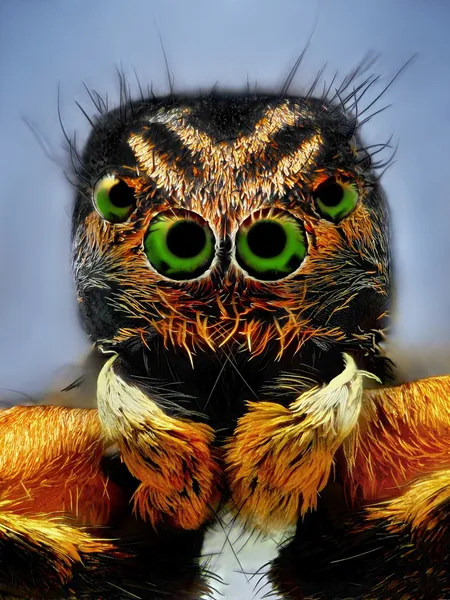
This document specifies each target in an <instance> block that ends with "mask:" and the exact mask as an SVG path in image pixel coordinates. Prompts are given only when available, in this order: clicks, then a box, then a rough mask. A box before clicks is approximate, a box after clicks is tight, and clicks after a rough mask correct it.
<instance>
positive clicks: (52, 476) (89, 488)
mask: <svg viewBox="0 0 450 600" xmlns="http://www.w3.org/2000/svg"><path fill="white" fill-rule="evenodd" d="M0 438H1V440H2V452H1V454H0V500H2V501H3V500H8V501H9V502H13V505H12V506H13V510H14V512H15V513H21V514H27V515H31V514H37V513H57V514H68V515H70V516H71V517H72V518H75V519H76V521H77V522H78V523H80V524H89V525H95V526H99V525H104V524H106V523H107V522H108V519H109V517H110V514H111V512H112V511H114V510H116V509H118V508H119V507H120V506H121V505H122V504H123V502H124V498H123V496H122V492H121V491H120V489H119V488H118V487H117V486H116V485H115V484H113V483H112V482H111V481H108V479H107V477H106V476H105V475H104V474H103V473H102V472H101V470H100V460H101V457H102V455H103V454H104V451H105V442H104V440H103V438H102V435H101V429H100V422H99V419H98V415H97V411H96V410H86V409H70V408H65V407H60V406H17V407H14V408H11V409H9V410H5V411H2V412H0Z"/></svg>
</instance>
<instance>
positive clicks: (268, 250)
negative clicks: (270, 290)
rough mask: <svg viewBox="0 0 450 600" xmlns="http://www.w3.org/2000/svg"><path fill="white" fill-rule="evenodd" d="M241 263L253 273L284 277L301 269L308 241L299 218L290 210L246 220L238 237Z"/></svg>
mask: <svg viewBox="0 0 450 600" xmlns="http://www.w3.org/2000/svg"><path fill="white" fill-rule="evenodd" d="M236 251H237V254H236V258H237V261H238V263H239V264H240V265H241V267H242V268H243V269H245V270H246V271H247V272H248V273H249V275H252V276H253V277H255V278H257V279H260V280H265V281H270V280H276V279H282V278H283V277H286V276H287V275H289V274H290V273H293V272H294V271H296V270H297V269H298V267H299V266H300V264H301V263H302V261H303V259H304V258H305V256H306V251H307V243H306V238H305V234H304V232H303V227H302V226H301V224H300V222H299V221H297V220H296V219H294V218H293V217H291V216H290V215H288V214H280V215H277V216H274V217H270V218H259V219H255V218H254V217H252V218H250V219H248V220H247V221H246V222H244V223H243V224H242V226H241V228H240V230H239V233H238V235H237V239H236Z"/></svg>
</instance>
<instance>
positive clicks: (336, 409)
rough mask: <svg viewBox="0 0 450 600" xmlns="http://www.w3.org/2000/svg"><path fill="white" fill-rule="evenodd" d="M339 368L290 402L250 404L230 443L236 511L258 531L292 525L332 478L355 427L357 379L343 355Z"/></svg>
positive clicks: (359, 397) (349, 359) (358, 404)
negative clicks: (337, 456) (337, 457)
mask: <svg viewBox="0 0 450 600" xmlns="http://www.w3.org/2000/svg"><path fill="white" fill-rule="evenodd" d="M344 361H345V368H344V370H343V371H342V372H341V373H340V374H339V375H338V376H337V377H335V378H334V379H332V380H331V381H330V382H329V383H328V384H327V385H325V386H324V387H322V388H319V387H314V388H312V389H311V390H308V391H307V392H305V393H303V394H302V395H301V396H300V397H299V398H298V399H297V400H296V401H295V402H293V403H292V404H291V405H290V406H289V407H284V406H282V405H280V404H277V403H273V402H260V403H255V402H251V403H249V405H248V406H249V410H248V412H247V413H246V414H245V415H244V416H243V417H241V418H240V419H239V421H238V425H237V428H236V431H235V434H234V436H233V438H231V439H230V440H229V442H228V446H227V454H226V463H227V471H228V480H229V483H230V487H231V491H232V496H233V501H234V505H235V509H236V510H237V511H238V512H239V514H240V515H241V516H242V517H243V518H244V519H245V520H246V521H248V522H249V523H251V524H253V525H256V526H257V527H258V528H260V529H263V530H273V529H278V528H281V527H286V526H287V525H288V526H289V525H294V524H295V523H296V521H297V519H298V517H299V516H300V515H304V514H305V513H306V512H307V511H308V510H310V509H314V508H315V507H316V504H317V494H318V493H319V492H320V491H321V490H322V489H323V488H324V487H325V485H326V484H327V482H328V479H329V477H330V473H331V470H332V467H333V463H334V456H335V453H336V451H337V450H338V448H339V447H340V446H341V445H342V443H343V442H344V440H345V439H346V438H347V437H348V435H349V434H350V433H351V431H352V430H353V428H354V427H355V426H356V424H357V422H358V419H359V416H360V413H361V408H362V399H363V378H364V377H369V378H372V379H376V377H375V376H374V375H372V374H370V373H367V372H366V371H360V370H358V368H357V366H356V364H355V361H354V360H353V358H352V357H351V356H349V355H347V354H344Z"/></svg>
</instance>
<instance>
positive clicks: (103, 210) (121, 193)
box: [94, 175, 136, 223]
mask: <svg viewBox="0 0 450 600" xmlns="http://www.w3.org/2000/svg"><path fill="white" fill-rule="evenodd" d="M94 205H95V208H96V209H97V212H98V213H99V214H100V216H101V217H103V218H104V219H106V221H110V222H111V223H123V221H126V220H127V219H128V217H129V216H130V215H131V213H132V212H133V211H134V209H135V208H136V198H135V196H134V189H133V188H132V187H130V186H129V185H128V184H127V183H125V181H123V180H122V179H119V178H118V177H115V176H114V175H107V176H106V177H103V178H102V179H100V181H99V182H98V183H97V185H96V186H95V189H94Z"/></svg>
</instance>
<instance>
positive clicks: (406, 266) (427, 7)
mask: <svg viewBox="0 0 450 600" xmlns="http://www.w3.org/2000/svg"><path fill="white" fill-rule="evenodd" d="M449 27H450V3H449V2H448V0H396V1H395V2H393V1H392V0H376V1H369V0H340V1H339V0H272V1H269V0H214V1H213V2H212V1H211V0H189V1H188V2H186V1H183V0H159V1H156V0H140V1H138V0H128V1H126V2H125V1H114V0H96V1H95V2H93V1H92V0H2V1H1V2H0V169H1V177H0V202H1V219H0V282H1V283H0V290H1V293H0V388H3V389H14V390H18V391H21V392H24V393H31V394H35V393H39V392H40V391H42V390H43V389H45V388H47V387H48V386H49V384H50V383H51V381H53V380H54V379H55V377H57V376H58V373H59V371H60V369H61V368H63V367H64V366H65V365H67V364H71V363H74V362H76V361H77V359H78V358H79V357H80V355H81V354H82V353H83V352H84V351H85V350H86V348H87V343H86V340H85V338H84V335H83V333H82V332H81V329H80V327H79V325H78V321H77V314H76V305H75V301H74V293H73V289H72V280H71V273H70V247H69V231H70V211H71V203H72V196H73V194H72V189H71V187H70V185H69V184H68V183H67V181H66V179H65V177H64V168H65V167H68V157H67V155H66V154H65V152H64V150H63V149H62V142H63V136H62V132H61V128H60V125H59V122H58V114H57V90H58V86H59V90H60V105H61V112H62V118H63V121H64V124H65V127H66V129H67V131H68V132H69V133H70V134H72V133H73V132H74V131H76V132H77V139H78V141H79V142H80V143H82V142H83V140H84V139H85V138H86V136H87V134H88V131H89V125H88V123H87V121H86V119H85V118H84V117H83V116H82V114H81V112H80V110H79V109H78V108H77V107H76V104H75V101H78V102H80V103H81V104H82V105H83V107H84V108H85V110H86V111H87V112H88V113H90V114H92V113H94V112H95V111H94V107H93V106H92V105H91V103H90V101H89V98H88V96H87V94H86V91H85V89H84V87H83V83H85V84H86V85H87V86H88V87H89V88H94V89H95V90H97V91H98V92H99V93H100V94H102V95H104V94H108V98H109V101H110V103H111V104H114V103H115V102H117V98H118V81H117V73H116V69H117V67H119V68H122V69H123V70H124V72H125V73H126V74H127V76H128V77H129V80H130V84H131V87H132V89H136V84H135V77H134V71H136V73H137V74H138V76H139V79H140V81H141V82H142V84H143V85H145V86H146V85H147V84H152V86H153V90H154V92H155V93H167V91H168V81H167V74H166V71H165V65H164V59H163V52H162V48H161V42H160V37H159V36H160V35H161V37H162V39H163V42H164V47H165V51H166V54H167V59H168V63H169V68H170V72H171V74H172V75H173V78H174V89H175V91H186V90H191V91H196V90H197V91H200V90H202V91H204V92H206V91H208V90H209V89H210V88H211V87H212V86H213V85H214V84H216V83H217V84H218V86H219V88H222V89H230V88H233V89H238V90H239V89H242V88H244V87H245V86H246V85H247V82H250V84H251V85H252V86H254V85H256V86H257V88H259V89H263V90H272V91H273V90H275V91H276V90H279V89H280V87H281V85H282V84H283V81H284V79H285V77H286V75H287V74H288V72H289V69H290V68H291V66H292V64H293V63H294V61H295V59H296V58H297V56H298V55H299V54H300V52H301V51H302V50H303V48H304V46H305V44H306V43H307V40H308V39H309V37H310V36H311V34H312V38H311V43H310V47H309V50H308V52H307V55H306V58H305V60H304V63H303V64H302V66H301V68H300V70H299V72H298V73H297V76H296V78H295V80H294V82H293V84H292V87H291V90H290V91H291V93H296V92H298V93H301V92H302V90H305V89H307V88H308V87H309V85H310V84H311V82H312V81H313V80H314V78H315V75H316V74H317V72H318V70H319V69H320V68H322V67H323V66H324V65H325V64H327V67H326V69H325V74H324V78H325V80H328V81H330V80H331V78H332V76H333V74H334V72H335V71H336V70H338V71H339V74H340V75H339V77H338V79H341V78H343V77H344V76H345V75H346V74H347V73H348V72H349V71H350V70H351V69H352V68H353V67H354V66H355V65H356V64H357V63H359V62H360V60H361V59H362V58H363V57H364V56H365V55H366V54H367V53H368V52H374V53H379V58H378V59H377V60H376V61H375V63H374V65H373V67H372V70H373V71H374V72H375V73H377V74H380V75H381V79H380V82H379V85H378V86H374V88H373V90H372V92H371V94H369V96H368V97H367V98H365V99H364V101H363V106H364V105H365V104H364V103H365V102H367V103H368V102H370V100H371V99H373V98H374V97H375V96H376V95H377V93H378V92H379V91H381V89H382V88H383V87H384V86H385V85H386V84H387V83H388V82H389V80H390V79H391V78H392V77H393V76H394V75H395V73H396V72H397V71H398V70H399V69H400V68H401V66H402V65H403V64H404V63H405V62H406V61H407V60H408V59H409V58H410V57H411V56H412V55H414V54H417V57H416V59H415V60H414V61H413V62H412V64H411V65H410V66H409V67H408V68H407V69H406V71H405V72H404V73H403V74H402V75H401V77H400V78H399V79H398V80H397V81H396V82H395V84H394V85H393V86H392V87H391V88H389V90H388V91H387V92H386V94H385V95H384V96H383V98H382V99H381V100H380V102H379V103H378V105H377V107H378V108H381V107H383V106H384V105H385V104H391V105H392V106H391V107H390V108H389V109H388V110H386V111H384V112H382V113H380V114H379V115H377V116H376V117H374V118H373V120H371V121H370V122H369V123H368V124H367V125H366V126H365V128H364V131H365V135H366V139H367V141H368V143H379V142H384V141H386V140H387V139H388V138H389V137H390V135H391V134H394V138H393V140H394V144H395V143H396V142H397V141H398V142H399V149H398V153H397V156H396V159H397V162H396V163H395V164H394V165H393V166H392V167H391V168H390V169H389V170H388V171H387V172H386V174H385V175H384V177H383V180H382V181H383V183H384V186H385V188H386V190H387V193H388V197H389V199H390V205H391V209H392V215H393V241H394V253H395V264H396V271H397V301H396V309H395V320H394V330H393V334H392V339H393V340H394V341H395V344H396V346H397V347H398V348H400V350H401V352H400V354H401V355H403V356H407V357H409V356H410V355H411V356H412V355H416V356H419V357H421V360H422V362H423V361H424V362H425V363H426V369H425V370H426V371H427V372H438V371H445V370H448V372H450V365H449V364H448V361H447V359H446V358H445V359H443V357H445V356H449V354H445V352H446V349H448V348H449V346H450V343H449V340H450V278H449V275H450V263H449V255H450V236H449V229H450V195H449V192H448V189H447V183H446V181H447V175H448V174H449V170H450V150H449V144H450V141H449V140H450V71H449V65H450V38H449V36H448V31H449ZM24 118H25V119H26V120H28V121H29V122H32V123H33V124H34V125H35V127H36V128H37V129H38V131H39V132H40V137H41V145H42V143H44V144H45V145H47V147H48V152H49V153H50V154H51V155H52V156H53V157H54V158H55V159H56V161H53V162H52V160H50V159H49V158H48V156H46V154H45V152H44V151H43V149H42V147H41V145H39V144H38V142H37V140H36V138H35V136H33V134H32V132H31V130H30V128H29V127H28V126H27V125H26V124H25V122H24ZM44 140H45V141H44ZM423 370H424V369H423V368H422V371H423ZM419 371H420V369H419V370H418V371H417V374H422V372H419ZM414 375H415V373H414V372H413V373H412V376H414ZM236 594H237V592H236V593H235V594H234V595H232V596H230V597H234V598H237V597H238V595H236ZM242 597H243V598H247V597H251V596H248V593H246V594H245V595H244V596H242Z"/></svg>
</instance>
